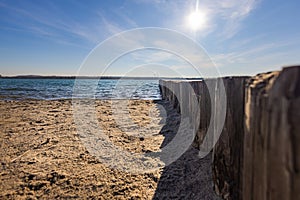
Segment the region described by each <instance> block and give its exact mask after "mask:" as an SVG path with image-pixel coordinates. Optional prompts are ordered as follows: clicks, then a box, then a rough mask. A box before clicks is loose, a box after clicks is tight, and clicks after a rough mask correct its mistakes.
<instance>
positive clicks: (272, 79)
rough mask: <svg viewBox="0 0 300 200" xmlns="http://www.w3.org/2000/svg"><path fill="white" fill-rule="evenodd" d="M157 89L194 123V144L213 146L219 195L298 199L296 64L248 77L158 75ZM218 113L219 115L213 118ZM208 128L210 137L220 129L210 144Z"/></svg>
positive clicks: (299, 88) (299, 81)
mask: <svg viewBox="0 0 300 200" xmlns="http://www.w3.org/2000/svg"><path fill="white" fill-rule="evenodd" d="M160 89H161V94H162V98H163V99H165V100H168V101H170V102H171V103H172V105H173V106H174V108H175V109H177V111H178V112H180V113H181V115H182V116H183V117H186V118H188V119H189V120H190V121H191V123H192V124H195V126H194V129H195V131H196V136H195V139H194V146H196V147H198V148H199V149H200V151H201V150H203V149H204V150H210V149H209V148H207V149H206V147H207V146H213V163H212V170H213V180H214V188H215V191H216V193H217V194H218V195H220V196H221V197H222V198H223V199H300V67H298V66H295V67H288V68H284V69H283V70H282V71H277V72H269V73H264V74H258V75H256V76H253V77H223V78H216V79H204V80H198V81H197V80H193V81H179V80H176V81H172V80H160ZM224 92H225V93H224ZM223 96H225V97H226V98H225V102H220V101H221V100H222V101H224V98H223ZM224 107H225V108H226V110H225V113H223V112H224ZM196 108H197V109H196ZM222 115H224V121H222V122H220V121H217V122H214V123H212V121H214V119H215V118H218V117H220V116H221V118H222ZM211 126H212V127H213V129H210V127H211ZM216 126H222V127H221V129H218V127H216ZM219 128H220V127H219ZM211 130H212V131H213V132H214V133H213V134H210V135H212V136H209V137H216V134H215V132H218V131H219V132H220V134H221V135H220V137H219V136H217V137H216V138H218V141H217V143H216V144H215V145H214V144H211V140H205V138H206V139H207V137H206V136H208V133H210V131H211ZM220 130H221V131H220ZM207 141H208V142H207Z"/></svg>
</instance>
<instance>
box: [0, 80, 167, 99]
mask: <svg viewBox="0 0 300 200" xmlns="http://www.w3.org/2000/svg"><path fill="white" fill-rule="evenodd" d="M74 83H75V80H74V79H0V100H12V99H13V100H23V99H43V100H51V99H71V98H72V97H74V98H86V97H92V98H96V99H160V98H161V96H160V92H159V87H158V80H129V79H125V80H123V79H122V80H108V79H106V80H104V79H100V80H96V79H77V80H76V84H75V85H76V87H75V88H77V89H76V90H74ZM73 91H76V93H74V92H73ZM78 91H80V92H78Z"/></svg>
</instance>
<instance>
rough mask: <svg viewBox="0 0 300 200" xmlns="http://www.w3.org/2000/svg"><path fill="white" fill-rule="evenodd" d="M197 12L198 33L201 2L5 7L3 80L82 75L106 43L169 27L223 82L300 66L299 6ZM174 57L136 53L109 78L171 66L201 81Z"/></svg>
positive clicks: (212, 1)
mask: <svg viewBox="0 0 300 200" xmlns="http://www.w3.org/2000/svg"><path fill="white" fill-rule="evenodd" d="M198 5H199V10H200V11H201V12H202V13H205V23H204V25H202V27H201V29H200V30H198V31H192V30H191V29H190V27H188V25H187V24H188V23H187V16H189V14H190V13H191V12H193V11H194V10H195V7H196V0H173V1H171V0H120V1H119V0H113V1H102V0H98V1H92V0H89V1H80V0H78V1H76V0H51V1H50V0H49V1H46V0H45V1H40V0H35V1H33V0H21V1H16V0H6V1H5V0H1V1H0V30H1V31H0V44H1V45H0V74H2V75H16V74H41V75H76V74H77V72H78V69H79V67H80V66H81V64H82V63H83V61H84V59H85V58H86V57H87V56H88V55H89V53H90V52H91V51H92V50H93V49H94V48H95V47H96V46H97V45H98V44H99V43H100V42H102V41H104V40H105V39H107V38H109V37H111V36H113V35H115V34H118V33H120V32H122V31H126V30H130V29H134V28H143V27H160V28H167V29H171V30H175V31H178V32H180V33H182V34H185V35H186V36H188V37H190V38H191V39H193V40H195V41H196V42H197V43H199V44H200V45H201V46H202V47H203V48H204V50H205V51H206V52H207V54H208V55H209V57H210V58H211V59H212V61H213V62H214V63H215V64H216V66H217V68H218V70H219V71H220V73H221V74H222V75H253V74H256V73H260V72H264V71H270V70H277V69H280V68H281V67H282V66H288V65H296V64H300V56H299V55H300V12H299V8H300V1H298V0H286V1H279V0H222V1H221V0H199V4H198ZM175 57H176V56H174V55H170V54H169V53H166V52H154V51H151V50H145V51H143V52H134V53H132V54H130V55H128V56H127V57H122V58H120V59H119V60H118V61H117V62H115V63H114V65H112V66H111V68H110V70H108V72H107V75H121V74H124V73H126V72H128V71H130V70H132V69H133V68H130V67H136V66H143V67H144V68H146V69H149V68H151V66H152V67H153V69H154V68H155V69H156V68H162V67H163V66H166V69H164V70H165V72H166V73H167V71H168V67H169V68H173V69H179V71H177V73H179V74H183V75H184V76H193V75H195V74H194V73H193V71H192V70H188V69H190V67H189V66H188V65H186V63H184V62H183V61H182V60H180V59H178V58H175ZM200 57H201V56H200ZM140 60H142V61H143V62H140ZM153 63H156V66H153ZM180 70H181V71H180ZM145 73H146V72H145ZM147 73H148V72H147ZM154 74H155V72H154ZM86 75H93V72H90V73H86Z"/></svg>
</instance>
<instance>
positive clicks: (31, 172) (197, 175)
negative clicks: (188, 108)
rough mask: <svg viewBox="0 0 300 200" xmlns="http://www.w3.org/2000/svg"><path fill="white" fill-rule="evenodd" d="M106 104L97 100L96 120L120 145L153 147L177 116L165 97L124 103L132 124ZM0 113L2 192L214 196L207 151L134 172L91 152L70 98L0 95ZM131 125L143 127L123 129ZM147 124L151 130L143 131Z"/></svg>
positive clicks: (10, 195) (24, 195) (171, 130)
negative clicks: (123, 121)
mask: <svg viewBox="0 0 300 200" xmlns="http://www.w3.org/2000/svg"><path fill="white" fill-rule="evenodd" d="M112 105H113V103H112V101H108V100H97V101H96V102H95V108H96V113H97V119H98V122H99V126H101V128H102V129H103V130H104V132H105V134H106V135H107V136H108V137H109V138H110V140H111V142H112V143H113V144H114V145H116V146H119V147H121V148H123V149H124V150H126V151H130V152H135V153H145V152H155V151H158V150H159V149H160V147H161V146H162V145H163V144H164V143H168V142H169V141H170V140H171V139H172V137H174V134H176V130H177V128H178V126H179V124H180V115H179V114H178V113H177V112H176V111H175V110H173V109H172V108H171V107H170V105H169V104H168V102H166V101H151V100H133V101H130V102H129V107H128V108H129V113H130V118H131V119H132V121H134V124H135V126H136V127H135V126H130V127H125V129H126V130H124V127H123V129H122V128H120V125H119V124H118V123H117V122H116V121H118V119H117V120H116V119H115V118H114V117H113V114H112ZM162 107H164V108H165V109H166V110H167V112H168V113H167V114H168V117H167V118H164V115H162V113H161V109H160V108H162ZM0 113H1V115H0V130H1V131H0V145H1V146H0V147H1V148H0V162H1V166H0V169H1V174H0V198H1V199H17V198H18V199H39V198H42V199H53V198H67V199H70V198H80V199H87V198H89V199H90V198H92V199H93V198H94V199H171V198H172V199H217V197H216V196H215V194H214V192H213V186H212V185H213V184H212V178H211V156H210V155H209V156H207V157H206V158H204V159H199V158H198V157H197V151H196V150H195V149H193V148H192V147H191V148H190V149H189V150H188V151H187V152H186V153H185V154H184V155H182V156H181V157H180V158H179V159H178V160H177V161H175V162H173V163H172V164H171V165H169V166H167V167H161V168H159V169H157V170H155V171H151V172H147V173H137V174H134V173H130V172H124V171H120V170H118V169H114V168H110V167H109V166H107V165H105V163H101V162H100V161H99V160H98V159H97V158H96V157H95V156H92V155H90V153H89V152H88V151H87V149H86V147H85V146H84V145H83V144H82V142H81V140H80V138H79V137H78V134H77V131H76V123H75V122H74V118H73V111H72V101H71V100H52V101H42V100H39V101H37V100H25V101H0ZM130 130H133V131H134V130H139V131H140V133H141V134H140V135H138V136H136V135H130V134H128V133H126V132H128V131H130ZM149 130H151V131H152V132H154V133H155V132H156V133H157V134H152V135H151V137H145V134H144V135H143V132H145V133H147V132H149Z"/></svg>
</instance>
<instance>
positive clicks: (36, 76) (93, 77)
mask: <svg viewBox="0 0 300 200" xmlns="http://www.w3.org/2000/svg"><path fill="white" fill-rule="evenodd" d="M0 79H106V80H119V79H126V80H160V79H170V80H174V79H175V80H184V79H187V80H199V79H202V78H196V77H194V78H193V77H191V78H179V77H174V78H173V77H133V76H40V75H17V76H0Z"/></svg>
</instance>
